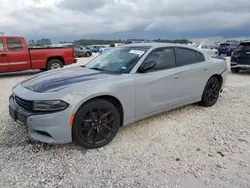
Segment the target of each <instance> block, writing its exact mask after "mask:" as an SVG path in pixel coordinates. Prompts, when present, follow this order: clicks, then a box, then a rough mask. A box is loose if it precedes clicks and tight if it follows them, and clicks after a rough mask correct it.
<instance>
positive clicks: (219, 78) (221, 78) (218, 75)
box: [208, 74, 223, 86]
mask: <svg viewBox="0 0 250 188" xmlns="http://www.w3.org/2000/svg"><path fill="white" fill-rule="evenodd" d="M213 77H214V78H217V79H218V80H219V82H220V86H222V84H223V77H222V76H221V75H220V74H214V75H212V76H211V77H210V78H213ZM210 78H209V79H210ZM209 79H208V80H209Z"/></svg>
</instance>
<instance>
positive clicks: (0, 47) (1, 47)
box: [0, 39, 4, 51]
mask: <svg viewBox="0 0 250 188" xmlns="http://www.w3.org/2000/svg"><path fill="white" fill-rule="evenodd" d="M0 51H4V46H3V41H2V39H0Z"/></svg>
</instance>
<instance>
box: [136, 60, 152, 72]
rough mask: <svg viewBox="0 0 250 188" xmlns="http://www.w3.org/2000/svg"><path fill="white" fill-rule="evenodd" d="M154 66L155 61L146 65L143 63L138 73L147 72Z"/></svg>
mask: <svg viewBox="0 0 250 188" xmlns="http://www.w3.org/2000/svg"><path fill="white" fill-rule="evenodd" d="M155 65H156V62H155V61H148V62H146V63H143V64H142V65H141V66H140V71H141V72H146V71H147V70H149V69H151V68H153V67H154V66H155Z"/></svg>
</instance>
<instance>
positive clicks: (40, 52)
mask: <svg viewBox="0 0 250 188" xmlns="http://www.w3.org/2000/svg"><path fill="white" fill-rule="evenodd" d="M76 61H77V60H76V59H75V52H74V49H73V48H28V45H27V43H26V41H25V39H24V38H23V37H10V36H0V72H15V71H23V70H30V69H41V70H51V69H56V68H61V67H63V66H64V65H69V64H72V63H76Z"/></svg>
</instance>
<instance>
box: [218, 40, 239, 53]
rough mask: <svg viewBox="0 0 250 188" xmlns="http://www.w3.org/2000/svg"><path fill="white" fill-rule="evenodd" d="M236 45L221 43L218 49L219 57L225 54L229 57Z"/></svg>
mask: <svg viewBox="0 0 250 188" xmlns="http://www.w3.org/2000/svg"><path fill="white" fill-rule="evenodd" d="M237 46H238V44H237V43H234V42H230V43H221V44H220V45H219V47H218V52H219V55H221V54H226V55H227V56H231V54H232V52H233V51H234V50H235V49H236V48H237Z"/></svg>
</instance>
